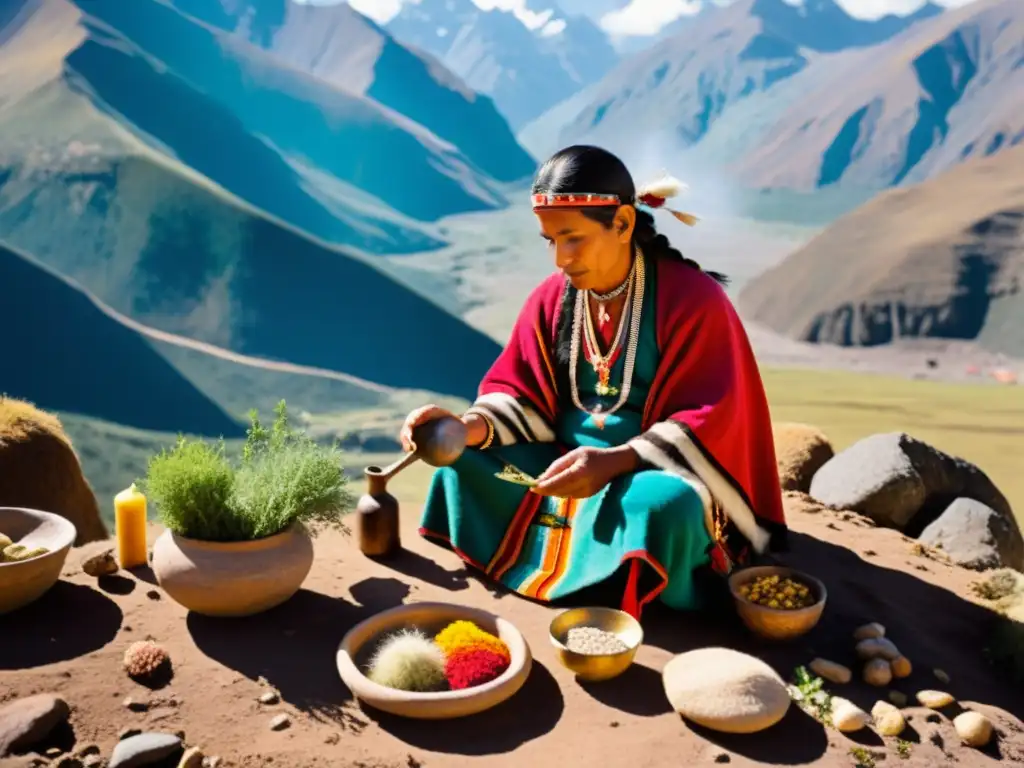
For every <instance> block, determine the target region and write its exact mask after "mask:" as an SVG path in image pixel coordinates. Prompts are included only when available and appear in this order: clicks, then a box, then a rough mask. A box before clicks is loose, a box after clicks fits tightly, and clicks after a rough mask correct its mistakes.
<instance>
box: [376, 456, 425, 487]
mask: <svg viewBox="0 0 1024 768" xmlns="http://www.w3.org/2000/svg"><path fill="white" fill-rule="evenodd" d="M419 459H420V455H419V453H418V452H417V451H411V452H409V453H407V454H405V455H404V456H403V457H402V458H400V459H399V460H398V461H396V462H394V463H392V464H389V465H388V466H386V467H384V469H382V470H381V471H380V475H379V476H380V477H381V478H383V480H384V482H389V481H390V480H391V478H393V477H394V476H395V475H397V474H398V473H399V472H401V471H402V470H403V469H405V468H406V467H408V466H409V465H410V464H414V463H416V462H417V461H419Z"/></svg>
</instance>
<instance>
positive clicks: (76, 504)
mask: <svg viewBox="0 0 1024 768" xmlns="http://www.w3.org/2000/svg"><path fill="white" fill-rule="evenodd" d="M0 506H4V507H27V508H29V509H38V510H42V511H44V512H53V513H55V514H58V515H60V516H61V517H64V518H66V519H68V520H70V521H71V522H72V523H73V524H74V526H75V528H76V529H77V531H78V537H77V538H76V539H75V544H76V546H77V545H81V544H85V543H87V542H90V541H98V540H99V539H105V538H107V537H108V535H109V534H108V533H107V528H106V526H105V525H104V524H103V520H102V519H101V518H100V509H99V506H98V505H97V503H96V496H95V494H93V492H92V488H91V487H90V486H89V483H88V482H87V481H86V479H85V476H84V475H83V474H82V465H81V464H80V463H79V461H78V456H76V455H75V451H74V449H73V448H72V446H71V440H69V439H68V436H67V435H66V434H65V433H64V429H63V427H62V426H61V423H60V420H59V419H58V418H57V417H56V416H55V415H53V414H50V413H46V412H45V411H41V410H39V409H38V408H36V407H35V406H33V405H31V404H30V403H26V402H24V401H22V400H15V399H13V398H9V397H3V396H0Z"/></svg>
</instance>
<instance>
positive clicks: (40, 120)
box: [0, 0, 533, 426]
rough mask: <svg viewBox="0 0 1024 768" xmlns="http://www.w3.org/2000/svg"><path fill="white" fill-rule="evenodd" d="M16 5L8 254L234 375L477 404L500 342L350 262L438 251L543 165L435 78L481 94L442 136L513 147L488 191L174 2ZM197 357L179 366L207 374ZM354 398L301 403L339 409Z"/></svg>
mask: <svg viewBox="0 0 1024 768" xmlns="http://www.w3.org/2000/svg"><path fill="white" fill-rule="evenodd" d="M18 3H19V5H18V7H17V9H16V12H15V13H8V15H7V16H6V18H5V21H6V22H7V23H6V25H5V26H4V27H3V28H2V35H0V39H2V41H3V45H2V46H0V88H2V89H3V90H2V98H0V128H2V130H0V233H2V236H0V240H2V241H4V242H5V243H6V244H7V245H8V246H9V247H10V248H11V249H14V250H16V251H17V252H19V253H24V254H26V255H27V256H28V257H30V258H31V259H33V260H34V261H35V262H37V263H39V264H40V265H42V266H43V267H45V268H46V269H48V270H50V271H52V272H53V273H55V274H58V275H61V276H63V277H65V278H66V279H68V280H70V281H71V282H73V283H74V284H75V285H77V286H79V287H80V288H81V290H83V291H85V292H87V293H88V294H89V295H91V296H93V297H95V298H96V300H97V301H99V302H101V303H102V304H103V305H105V306H107V307H109V308H111V310H112V311H114V312H116V313H118V314H120V315H122V316H124V317H125V318H128V319H130V320H131V321H133V322H138V323H142V324H144V325H145V326H146V327H148V328H151V329H154V330H155V331H157V332H160V333H165V334H170V335H175V336H180V337H182V338H187V339H190V340H194V341H196V342H198V343H200V344H203V345H212V346H215V347H216V348H218V349H220V350H223V351H224V352H225V353H227V354H228V355H229V356H230V355H232V354H235V355H243V356H248V357H252V358H260V359H265V360H267V361H268V362H270V363H273V362H275V361H283V362H287V363H288V364H291V365H295V366H304V367H306V368H309V369H317V370H322V371H323V372H324V374H325V375H326V376H327V377H330V375H332V374H334V373H337V374H344V375H345V376H348V377H350V378H352V379H353V380H359V381H365V382H367V383H368V385H370V386H371V387H379V386H383V387H385V388H396V387H397V388H413V389H417V390H419V389H422V390H427V391H431V392H436V393H439V394H441V395H448V396H453V397H463V398H465V397H472V396H473V394H474V392H475V389H476V385H477V382H478V381H479V378H480V376H481V375H482V373H483V372H484V370H486V368H487V367H488V366H489V365H490V363H491V362H492V361H493V359H494V358H495V357H496V355H497V354H498V351H499V347H498V345H497V344H496V343H495V342H494V341H493V340H492V339H490V338H489V337H487V336H486V335H484V334H482V333H480V332H478V331H476V330H474V329H472V328H470V327H469V326H467V325H466V324H464V323H463V322H462V321H461V320H459V319H458V318H456V317H454V316H453V315H451V314H449V313H447V312H445V311H444V310H443V309H441V308H439V307H438V306H437V305H436V304H434V303H433V302H431V301H429V300H428V299H426V298H424V297H422V296H420V295H419V294H418V293H415V292H413V291H411V290H409V289H408V288H407V287H405V286H404V285H401V284H399V283H397V282H395V281H394V280H392V279H391V278H389V277H388V276H386V275H385V274H384V273H383V272H381V271H380V270H378V269H376V268H375V267H374V266H373V264H372V260H371V259H369V258H368V257H367V256H366V255H365V252H364V251H363V250H357V249H354V248H349V246H351V245H352V244H353V243H354V242H355V243H357V244H358V245H359V246H360V247H361V249H365V250H366V251H368V252H373V251H374V250H376V251H379V250H381V249H389V250H391V252H394V251H395V250H397V251H398V252H401V250H402V249H403V248H405V249H411V248H423V247H425V246H431V247H432V246H433V245H434V244H436V243H438V242H440V241H439V240H438V239H437V238H436V237H435V236H434V235H431V234H430V231H436V228H430V227H426V226H425V225H426V224H429V222H430V221H432V220H433V219H436V218H438V217H440V216H444V215H448V214H451V213H454V212H465V211H474V210H480V209H486V208H490V207H495V206H503V205H505V202H504V199H503V192H501V191H500V188H501V187H502V185H503V184H505V183H506V181H505V180H507V179H509V178H512V177H513V176H515V175H517V174H518V173H519V172H520V170H524V171H528V170H529V169H530V168H531V167H532V162H533V161H532V160H530V159H529V158H528V156H527V155H526V153H525V152H523V151H522V150H521V149H519V148H518V145H517V144H516V143H515V140H514V138H513V137H512V134H511V132H510V131H509V129H508V128H507V126H506V125H505V123H504V121H502V120H501V118H500V117H499V116H498V115H497V113H496V112H495V111H494V108H493V106H492V105H490V103H489V102H488V101H487V100H485V99H481V98H479V97H476V96H475V95H473V94H471V93H470V92H469V91H468V90H466V89H465V87H464V86H459V90H458V91H452V90H451V88H450V87H449V85H448V84H447V83H451V82H455V83H457V81H456V80H455V79H454V78H453V77H452V76H450V75H445V76H444V77H441V76H440V75H438V78H439V79H438V80H431V82H438V83H440V84H439V85H438V86H437V88H436V92H437V93H438V94H442V93H447V94H448V95H447V96H446V97H445V98H449V99H451V98H452V95H451V94H452V93H459V92H462V93H466V94H469V95H468V96H466V98H465V99H463V101H462V102H461V103H462V104H463V105H464V111H463V113H462V114H461V116H460V115H457V114H456V115H452V114H448V115H446V116H442V117H439V118H437V121H438V123H437V124H438V125H439V126H441V127H443V126H444V124H445V123H444V121H445V120H450V121H452V122H451V125H450V126H449V127H451V129H452V130H462V131H465V130H469V129H470V126H471V125H473V124H476V125H477V126H478V127H479V130H481V131H484V130H490V131H491V133H492V135H491V136H490V137H488V138H487V140H486V141H487V147H488V148H489V149H493V148H495V147H499V148H500V147H503V146H504V147H505V150H504V151H503V152H500V153H498V156H497V157H494V156H492V155H491V152H490V151H487V152H484V151H479V152H478V154H479V156H480V160H481V163H483V164H489V165H488V167H489V168H490V169H491V171H493V173H494V174H495V175H491V174H489V173H485V172H484V170H483V168H482V166H481V164H480V163H477V162H476V160H475V159H474V158H472V157H470V156H469V155H468V154H467V153H466V152H465V151H463V150H462V149H459V148H456V147H455V146H454V145H452V144H451V143H450V142H448V141H447V140H444V139H441V138H440V137H438V136H437V134H435V133H433V132H432V131H430V130H428V129H427V128H426V127H424V126H422V125H421V124H419V123H415V122H413V121H412V120H411V119H410V118H408V117H406V116H404V115H400V114H398V113H396V112H394V110H393V109H392V108H390V107H386V106H384V105H383V104H381V103H379V102H377V101H375V100H374V99H372V98H370V97H368V96H365V95H363V96H359V95H357V94H355V93H354V92H350V91H344V90H341V89H339V88H335V87H332V86H331V85H330V84H329V83H327V81H325V80H320V79H318V78H316V77H314V76H313V75H311V74H308V73H304V72H301V71H300V70H298V69H295V68H294V67H292V66H290V65H287V64H283V63H279V62H278V61H277V59H275V58H274V57H273V56H272V55H271V54H270V53H268V52H267V50H266V49H264V48H262V47H258V46H254V45H251V44H249V43H247V42H245V41H244V40H243V39H242V38H241V37H240V36H239V35H240V33H239V34H236V33H230V34H229V33H222V32H218V31H217V28H216V27H213V26H210V25H207V24H205V23H203V22H202V21H200V20H197V19H196V18H194V17H191V16H188V15H186V14H184V13H183V12H182V11H181V10H180V9H179V8H177V7H175V6H174V5H172V4H170V3H167V2H159V1H158V0H138V2H133V3H132V4H131V5H130V6H126V5H124V4H122V3H120V2H118V1H117V0H81V5H80V6H78V5H75V4H72V3H70V2H65V0H18ZM233 5H235V4H233V3H225V4H224V7H231V6H233ZM278 5H279V6H280V7H281V8H287V9H289V10H290V9H291V8H292V7H293V6H292V5H291V4H287V5H286V4H285V0H281V2H280V3H279V4H278ZM205 7H207V8H209V7H212V6H210V4H206V6H205ZM8 10H9V7H8ZM328 10H329V11H332V12H336V11H338V10H339V9H328ZM343 10H344V9H343ZM345 12H346V13H348V11H347V10H345ZM285 18H287V15H285ZM356 21H359V23H363V22H362V21H361V17H358V18H356ZM285 27H287V24H286V25H285ZM253 28H254V26H253V25H252V24H248V25H247V26H246V29H247V30H250V31H251V30H252V29H253ZM380 35H381V37H382V38H384V37H386V35H384V34H383V33H380ZM261 39H262V40H264V42H267V44H268V45H269V44H270V42H272V41H273V39H274V38H273V36H272V35H271V34H270V33H269V32H268V33H267V34H266V35H263V36H262V37H261ZM268 41H269V42H268ZM410 55H412V54H410ZM416 61H419V62H421V64H422V66H423V67H424V70H423V71H424V72H430V71H432V70H431V66H432V65H431V64H430V63H429V62H426V61H424V60H420V59H416ZM381 76H382V77H383V75H381ZM420 96H421V97H422V96H423V94H420ZM439 99H440V95H439ZM442 103H445V102H443V100H442ZM474 115H482V117H481V118H480V121H479V122H476V123H474V122H473V120H474V118H473V116H474ZM458 119H461V120H462V121H463V123H464V124H463V125H461V126H455V125H454V123H455V122H456V121H457V120H458ZM494 125H497V126H498V127H499V128H502V129H503V132H501V131H497V130H491V129H492V128H493V126H494ZM439 130H440V127H439ZM467 144H468V145H469V146H470V147H471V148H472V146H473V144H472V141H468V142H467ZM378 166H380V168H379V170H380V171H381V172H379V173H378V172H377V170H378ZM517 168H518V169H519V170H517ZM499 176H500V177H502V178H501V179H499V178H498V177H499ZM396 211H397V213H396ZM5 285H12V283H7V284H5ZM346 286H348V287H351V286H359V289H358V290H354V291H353V290H346ZM438 339H444V340H445V342H446V345H439V344H438V343H437V341H438ZM448 345H450V346H448ZM175 354H176V355H177V357H178V358H180V357H181V355H180V354H179V353H175ZM189 357H190V361H186V363H182V362H181V360H180V359H179V360H177V361H176V363H175V366H176V367H179V368H180V367H181V365H186V366H187V367H189V366H192V365H193V364H194V366H195V368H198V369H201V368H203V366H202V365H201V364H199V363H197V362H196V359H194V358H196V355H195V354H192V353H189ZM202 357H203V356H202V355H199V357H198V359H200V360H201V359H202ZM211 365H212V364H211ZM48 372H49V369H47V368H45V367H44V368H40V369H39V370H37V371H35V372H34V375H35V376H37V377H45V376H47V375H48ZM228 377H229V374H225V376H224V377H222V378H228ZM243 378H244V377H243ZM279 378H280V377H279ZM64 380H66V379H64ZM13 381H14V379H13V377H10V376H8V373H7V372H6V371H0V386H3V387H4V390H5V392H6V394H9V395H12V396H26V397H29V398H33V397H37V394H36V393H35V392H33V391H32V390H33V389H34V388H33V387H26V388H27V391H22V390H21V389H20V388H19V389H18V390H17V391H15V389H14V385H13V384H12V383H9V382H13ZM76 386H80V387H83V388H85V387H87V384H86V382H84V381H76ZM284 388H287V387H284ZM225 389H228V388H225ZM255 389H258V388H254V392H255ZM335 394H336V393H335ZM352 396H353V393H352V392H349V393H348V395H347V396H346V398H347V399H348V400H352ZM139 397H140V398H144V394H143V393H140V394H139ZM227 397H229V398H230V397H231V395H227ZM234 397H235V399H236V401H237V400H238V399H242V397H241V395H234ZM183 398H184V399H183V402H187V397H186V396H185V395H184V394H183ZM346 398H343V399H341V400H339V401H337V402H335V401H333V400H332V398H331V397H329V396H325V397H324V398H323V399H320V400H317V401H316V402H305V403H303V404H302V405H303V407H308V408H316V409H319V410H328V409H330V410H334V409H341V410H345V409H347V408H348V407H350V404H349V403H348V402H346ZM370 401H371V402H373V403H375V404H379V403H380V398H379V397H376V396H375V397H373V398H370ZM355 402H357V403H365V402H366V401H365V399H363V400H360V398H359V397H358V396H356V397H355ZM39 404H40V405H42V406H44V407H47V406H48V403H47V402H46V401H45V400H43V401H40V403H39ZM244 410H245V406H244V405H242V404H240V403H234V404H233V407H232V409H231V415H232V417H236V418H237V417H239V416H241V415H242V414H244ZM96 415H98V416H101V417H104V418H108V417H113V416H116V414H106V413H99V414H96ZM135 425H136V426H137V424H135Z"/></svg>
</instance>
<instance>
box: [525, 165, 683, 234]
mask: <svg viewBox="0 0 1024 768" xmlns="http://www.w3.org/2000/svg"><path fill="white" fill-rule="evenodd" d="M683 186H684V185H683V184H682V182H680V181H679V180H677V179H675V178H673V177H671V176H669V175H667V174H665V175H663V176H662V177H661V178H660V179H658V180H657V181H654V182H652V183H650V184H644V185H643V186H642V187H640V188H639V189H638V190H637V191H636V202H635V203H634V202H633V201H629V204H631V205H636V204H641V205H646V206H647V207H648V208H665V202H666V201H667V200H668V199H669V198H670V197H675V196H676V195H677V194H679V192H680V191H681V190H682V188H683ZM531 198H532V200H533V210H535V211H537V210H544V209H547V208H593V207H597V206H615V207H616V208H617V207H618V206H620V205H623V204H624V203H623V202H622V201H621V200H620V199H619V196H618V195H604V194H591V193H587V192H574V193H571V194H569V193H567V194H557V195H552V194H535V195H532V196H531ZM665 210H666V211H668V212H669V213H671V214H672V215H673V216H675V217H676V218H677V219H679V221H681V222H683V224H686V225H687V226H690V227H692V226H693V225H694V224H696V223H697V217H696V216H694V215H693V214H691V213H683V212H682V211H674V210H672V209H671V208H665Z"/></svg>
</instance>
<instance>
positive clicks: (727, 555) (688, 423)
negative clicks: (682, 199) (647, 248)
mask: <svg viewBox="0 0 1024 768" xmlns="http://www.w3.org/2000/svg"><path fill="white" fill-rule="evenodd" d="M648 265H649V267H650V268H654V269H656V270H657V295H656V297H655V299H656V323H657V338H658V348H659V350H660V352H661V360H660V362H659V365H658V371H657V375H656V376H655V380H654V382H653V383H652V386H651V389H650V394H649V395H648V398H647V403H646V405H645V408H644V419H643V429H644V430H645V431H644V432H643V433H642V434H641V435H639V436H638V437H636V438H634V439H633V440H631V441H630V445H632V446H633V448H634V449H635V450H636V452H637V453H638V454H639V455H640V457H641V459H643V460H644V461H645V462H646V463H648V464H649V465H653V466H655V467H658V468H660V469H664V470H667V471H670V472H676V473H678V474H681V475H683V476H685V477H688V478H691V479H694V476H696V479H698V480H699V483H697V485H698V487H699V488H700V489H701V490H702V492H703V494H704V496H705V505H706V507H707V508H708V509H709V511H712V512H713V513H714V517H715V519H716V520H720V521H721V524H720V525H718V524H716V525H715V526H714V528H715V530H713V531H712V532H713V534H714V535H715V538H716V543H717V547H716V549H715V551H714V552H713V553H712V563H713V565H714V566H715V568H716V570H718V571H720V572H728V570H730V569H731V567H732V564H733V563H734V562H737V561H743V560H745V559H746V557H747V556H748V554H749V551H748V550H749V548H750V547H753V549H754V550H755V551H756V552H764V551H766V550H767V549H768V547H769V544H770V542H771V540H772V538H773V537H778V539H779V540H781V538H782V537H784V535H785V531H786V523H785V517H784V514H783V508H782V493H781V490H780V487H779V479H778V470H777V467H776V462H775V448H774V443H773V440H772V425H771V418H770V415H769V411H768V402H767V399H766V397H765V392H764V387H763V384H762V382H761V377H760V374H759V372H758V368H757V363H756V361H755V360H754V354H753V351H752V349H751V347H750V342H749V340H748V339H747V335H746V332H745V331H744V329H743V326H742V324H741V322H740V319H739V316H738V315H737V314H736V311H735V309H734V308H733V306H732V303H731V302H730V301H729V298H728V297H727V296H726V294H725V291H724V290H723V289H722V287H721V286H720V285H719V284H718V283H717V282H715V280H714V279H713V278H711V277H709V276H708V275H706V274H704V273H702V272H699V271H697V270H696V269H694V268H693V267H691V266H689V265H687V264H684V263H682V262H677V261H670V260H665V259H658V260H657V261H654V260H648ZM565 285H566V283H565V278H564V277H563V276H562V275H561V274H560V273H556V274H554V275H552V276H551V277H549V278H548V279H547V280H545V281H544V282H543V283H542V284H541V285H540V286H539V287H538V288H537V289H535V290H534V292H533V293H532V294H531V295H530V297H529V299H528V300H527V302H526V304H525V306H524V307H523V310H522V312H521V313H520V315H519V318H518V319H517V321H516V324H515V327H514V329H513V331H512V336H511V338H510V340H509V343H508V345H507V346H506V347H505V349H504V351H503V352H502V354H501V355H500V356H499V358H498V359H497V361H495V363H494V365H493V366H492V367H491V370H490V371H488V373H487V375H486V376H485V377H484V380H483V382H482V383H481V385H480V396H479V398H478V399H477V401H476V403H475V405H476V406H477V407H479V408H483V409H484V410H486V411H487V413H488V415H489V416H491V417H492V421H493V422H494V424H495V443H494V444H495V445H508V444H511V443H516V442H533V441H537V442H551V441H554V440H555V431H554V424H555V422H556V419H557V415H558V410H559V408H560V407H562V406H561V402H562V401H560V399H559V393H558V387H557V381H558V378H557V377H556V375H555V369H554V366H555V355H554V346H555V338H556V333H557V329H556V325H557V322H558V317H559V311H560V307H561V302H562V295H563V292H564V291H565ZM723 516H724V519H723Z"/></svg>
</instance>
